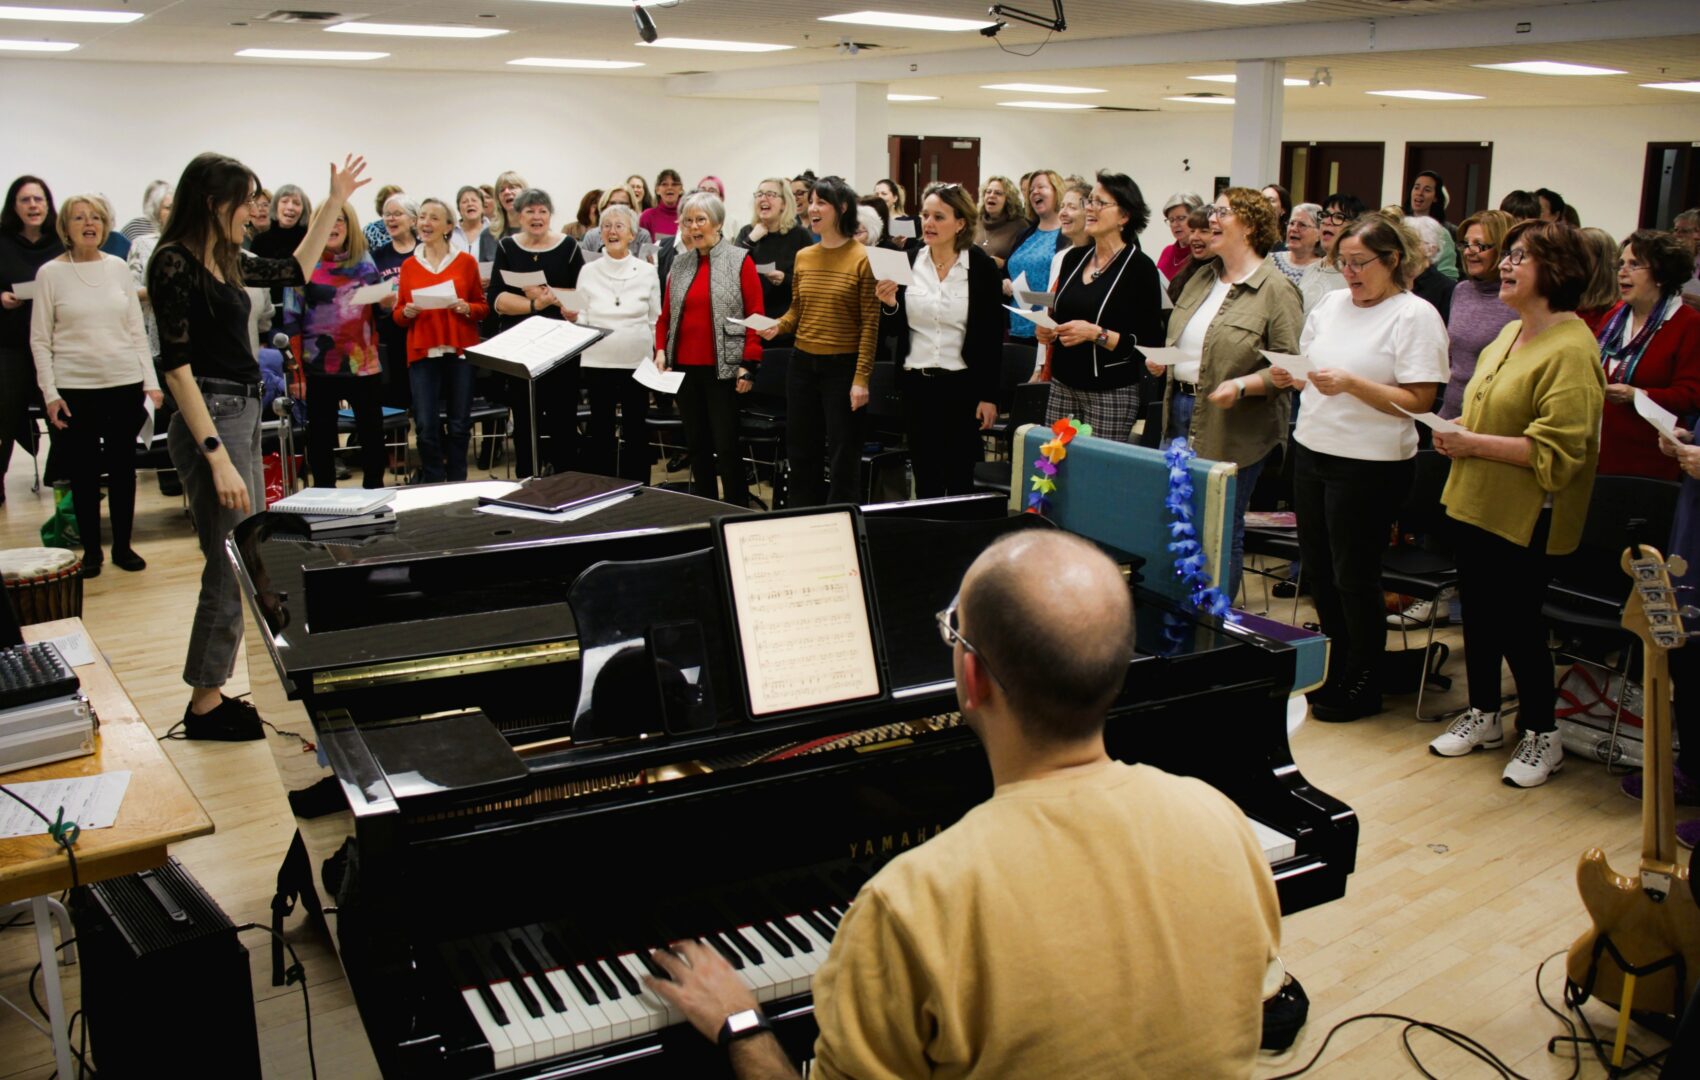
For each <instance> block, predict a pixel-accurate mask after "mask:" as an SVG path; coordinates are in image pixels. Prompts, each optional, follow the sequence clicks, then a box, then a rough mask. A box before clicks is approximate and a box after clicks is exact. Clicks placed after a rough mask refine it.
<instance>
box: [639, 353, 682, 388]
mask: <svg viewBox="0 0 1700 1080" xmlns="http://www.w3.org/2000/svg"><path fill="white" fill-rule="evenodd" d="M632 378H634V379H636V380H637V381H638V382H639V384H641V385H643V386H647V387H649V388H650V389H651V390H654V391H655V392H656V393H658V394H677V393H678V392H679V387H680V386H681V385H683V383H684V381H685V373H684V372H682V371H662V370H661V369H660V368H658V367H656V366H655V357H653V356H646V357H644V358H643V359H642V360H640V361H638V366H637V368H636V370H634V371H633V372H632Z"/></svg>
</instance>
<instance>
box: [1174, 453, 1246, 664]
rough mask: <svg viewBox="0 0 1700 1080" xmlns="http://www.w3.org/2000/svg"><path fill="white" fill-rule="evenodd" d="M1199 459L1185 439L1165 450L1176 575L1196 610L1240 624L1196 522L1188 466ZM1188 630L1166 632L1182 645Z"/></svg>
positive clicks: (1180, 626) (1177, 627) (1181, 626)
mask: <svg viewBox="0 0 1700 1080" xmlns="http://www.w3.org/2000/svg"><path fill="white" fill-rule="evenodd" d="M1195 456H1196V455H1195V454H1194V453H1193V451H1192V447H1191V445H1189V444H1188V443H1187V440H1186V439H1184V438H1178V439H1175V440H1174V441H1172V442H1170V443H1169V445H1168V447H1167V448H1166V449H1165V450H1164V451H1163V461H1164V462H1165V463H1166V464H1167V465H1168V466H1169V494H1168V497H1167V498H1165V499H1164V500H1163V506H1164V508H1165V509H1167V510H1168V512H1169V536H1170V537H1172V539H1171V541H1170V542H1169V551H1170V552H1171V553H1172V554H1173V555H1174V557H1175V576H1176V577H1178V578H1180V579H1181V588H1182V589H1184V590H1185V592H1186V597H1187V604H1188V606H1190V607H1191V608H1192V609H1193V610H1194V611H1199V612H1203V613H1205V614H1208V615H1214V616H1216V617H1217V618H1219V619H1224V620H1226V621H1228V622H1238V621H1239V613H1238V612H1236V611H1234V610H1233V609H1232V608H1231V606H1230V604H1229V600H1228V597H1227V596H1226V595H1224V594H1223V592H1222V590H1221V589H1218V588H1217V587H1216V586H1215V585H1213V584H1211V581H1210V573H1209V568H1208V565H1207V560H1206V558H1205V555H1204V547H1203V545H1201V544H1200V543H1199V542H1198V530H1197V529H1196V528H1195V527H1194V526H1193V523H1192V473H1191V470H1190V469H1189V468H1188V466H1189V465H1191V463H1192V459H1193V458H1194V457H1195ZM1187 629H1188V628H1187V626H1186V624H1184V623H1181V622H1178V621H1177V622H1173V623H1167V624H1166V625H1165V627H1164V630H1163V633H1164V636H1165V637H1167V638H1169V640H1170V641H1171V642H1173V643H1174V644H1177V645H1178V644H1180V641H1181V638H1182V637H1183V636H1184V635H1185V634H1186V633H1187Z"/></svg>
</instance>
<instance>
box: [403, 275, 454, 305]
mask: <svg viewBox="0 0 1700 1080" xmlns="http://www.w3.org/2000/svg"><path fill="white" fill-rule="evenodd" d="M459 299H460V294H458V293H456V292H455V283H454V282H452V281H439V282H437V283H436V284H435V285H427V286H425V287H424V288H423V289H414V290H413V306H414V307H416V308H418V309H419V310H420V311H432V310H435V309H437V308H448V307H454V305H455V301H457V300H459Z"/></svg>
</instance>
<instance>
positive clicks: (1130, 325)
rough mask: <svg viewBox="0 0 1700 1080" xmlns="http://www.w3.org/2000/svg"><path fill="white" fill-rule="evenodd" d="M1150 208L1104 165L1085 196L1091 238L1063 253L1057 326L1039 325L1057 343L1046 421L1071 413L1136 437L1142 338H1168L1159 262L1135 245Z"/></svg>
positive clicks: (1042, 335)
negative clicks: (1137, 359) (1136, 355)
mask: <svg viewBox="0 0 1700 1080" xmlns="http://www.w3.org/2000/svg"><path fill="white" fill-rule="evenodd" d="M1150 217H1151V211H1150V209H1149V208H1148V207H1147V206H1146V204H1145V197H1144V196H1143V195H1141V194H1140V191H1139V185H1138V184H1136V183H1134V182H1133V180H1132V179H1131V178H1130V177H1128V176H1126V175H1124V174H1122V173H1112V172H1107V171H1106V172H1100V173H1099V174H1098V182H1097V185H1096V186H1094V187H1093V189H1092V197H1091V198H1090V199H1088V200H1087V201H1086V235H1087V236H1089V237H1090V238H1091V240H1092V242H1091V243H1090V244H1089V245H1087V246H1085V247H1078V248H1073V249H1071V250H1070V251H1068V252H1067V253H1065V254H1064V255H1063V261H1062V270H1061V283H1060V284H1059V285H1058V286H1057V288H1056V299H1055V300H1054V301H1053V302H1052V306H1051V319H1052V321H1054V322H1055V323H1056V324H1057V325H1056V328H1055V329H1051V328H1050V327H1045V326H1041V327H1039V330H1038V338H1039V343H1040V344H1041V345H1052V344H1055V346H1056V347H1055V348H1054V349H1052V350H1051V396H1050V403H1049V404H1048V405H1047V406H1046V407H1045V422H1046V423H1047V424H1053V423H1055V422H1056V421H1057V420H1059V419H1061V418H1062V417H1065V416H1068V417H1073V418H1074V419H1076V420H1080V421H1083V422H1085V423H1088V424H1090V425H1092V431H1093V434H1095V435H1098V436H1101V437H1103V438H1106V439H1115V440H1117V441H1118V442H1131V441H1132V440H1133V422H1134V420H1136V419H1138V416H1139V380H1140V379H1141V378H1142V377H1144V375H1145V367H1144V365H1143V364H1139V363H1137V362H1135V360H1134V348H1135V346H1136V345H1137V344H1138V343H1139V342H1144V343H1146V344H1147V345H1154V344H1156V343H1157V342H1159V341H1161V340H1162V339H1163V336H1162V335H1163V331H1162V309H1161V307H1160V306H1159V302H1158V295H1159V294H1158V291H1157V290H1158V283H1159V281H1160V279H1159V278H1158V276H1157V266H1156V264H1155V263H1153V262H1152V261H1151V260H1150V259H1149V258H1148V257H1147V256H1146V255H1145V253H1144V252H1142V251H1140V250H1138V248H1136V247H1135V246H1134V239H1135V238H1136V237H1138V236H1139V234H1140V232H1141V231H1142V230H1143V229H1144V228H1145V225H1146V222H1148V221H1149V220H1150Z"/></svg>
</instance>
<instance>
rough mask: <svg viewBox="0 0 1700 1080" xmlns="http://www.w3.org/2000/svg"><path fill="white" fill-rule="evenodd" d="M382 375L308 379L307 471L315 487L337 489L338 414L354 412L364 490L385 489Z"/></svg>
mask: <svg viewBox="0 0 1700 1080" xmlns="http://www.w3.org/2000/svg"><path fill="white" fill-rule="evenodd" d="M383 398H384V379H383V376H382V375H314V374H312V373H310V372H309V373H308V375H307V468H308V470H309V471H311V472H312V474H313V486H314V487H336V446H337V410H338V408H339V407H340V406H341V405H342V403H343V402H344V401H346V402H348V407H349V408H351V409H353V410H354V430H355V432H356V434H358V435H359V437H360V469H361V471H362V472H363V473H364V474H365V475H364V477H363V479H362V481H361V486H363V487H369V488H380V487H383V486H384V470H385V468H386V467H387V465H388V461H389V457H388V450H389V448H388V447H386V446H385V445H384V402H383Z"/></svg>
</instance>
